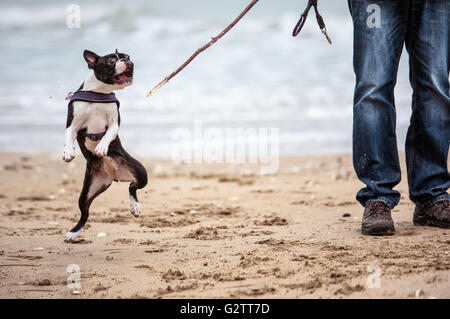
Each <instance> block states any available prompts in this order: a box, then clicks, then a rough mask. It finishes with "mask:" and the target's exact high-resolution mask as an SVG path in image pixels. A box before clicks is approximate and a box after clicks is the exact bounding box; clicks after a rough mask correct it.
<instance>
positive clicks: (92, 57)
mask: <svg viewBox="0 0 450 319" xmlns="http://www.w3.org/2000/svg"><path fill="white" fill-rule="evenodd" d="M83 56H84V59H85V60H86V62H87V64H88V68H89V69H93V68H94V65H95V64H96V63H97V61H98V58H99V56H98V55H97V54H95V53H94V52H92V51H89V50H84V52H83Z"/></svg>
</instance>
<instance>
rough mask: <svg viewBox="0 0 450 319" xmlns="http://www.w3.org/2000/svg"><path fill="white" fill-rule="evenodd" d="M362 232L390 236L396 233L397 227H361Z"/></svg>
mask: <svg viewBox="0 0 450 319" xmlns="http://www.w3.org/2000/svg"><path fill="white" fill-rule="evenodd" d="M361 234H363V235H371V236H390V235H394V234H395V228H394V227H393V226H392V227H390V226H378V227H377V226H375V227H370V228H364V227H361Z"/></svg>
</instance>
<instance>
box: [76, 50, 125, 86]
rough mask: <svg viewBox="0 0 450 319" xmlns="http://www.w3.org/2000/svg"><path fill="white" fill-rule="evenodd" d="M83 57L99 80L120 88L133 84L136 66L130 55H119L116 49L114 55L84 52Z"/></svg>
mask: <svg viewBox="0 0 450 319" xmlns="http://www.w3.org/2000/svg"><path fill="white" fill-rule="evenodd" d="M83 56H84V59H85V60H86V62H87V64H88V67H89V69H92V70H93V71H94V74H95V77H96V78H97V80H99V81H101V82H103V83H105V84H108V85H114V86H118V87H120V88H123V87H125V86H128V85H131V84H132V83H133V71H134V65H133V62H131V60H130V56H129V55H128V54H125V53H119V52H117V49H116V52H114V53H111V54H107V55H105V56H99V55H97V54H95V53H94V52H92V51H89V50H84V53H83Z"/></svg>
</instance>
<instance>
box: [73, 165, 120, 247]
mask: <svg viewBox="0 0 450 319" xmlns="http://www.w3.org/2000/svg"><path fill="white" fill-rule="evenodd" d="M111 183H112V179H111V176H109V174H107V173H106V172H104V171H102V170H97V169H93V167H92V166H91V165H89V164H88V165H87V166H86V173H85V176H84V184H83V189H82V191H81V194H80V198H79V199H78V206H79V208H80V211H81V217H80V220H79V221H78V223H77V224H76V225H75V227H74V228H72V229H71V230H70V232H68V233H67V234H66V235H65V237H64V241H66V242H71V241H73V240H75V239H76V238H77V237H78V235H79V234H80V231H81V229H82V228H83V226H84V225H85V224H86V222H87V220H88V217H89V207H90V206H91V204H92V201H93V200H94V199H95V198H96V197H97V196H98V195H100V194H101V193H103V192H104V191H105V190H106V189H108V187H109V186H110V185H111Z"/></svg>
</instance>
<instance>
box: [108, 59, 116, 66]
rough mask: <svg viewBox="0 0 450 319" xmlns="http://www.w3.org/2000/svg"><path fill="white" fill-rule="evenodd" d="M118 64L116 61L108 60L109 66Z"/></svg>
mask: <svg viewBox="0 0 450 319" xmlns="http://www.w3.org/2000/svg"><path fill="white" fill-rule="evenodd" d="M115 63H116V59H109V60H108V64H109V65H113V64H115Z"/></svg>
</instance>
